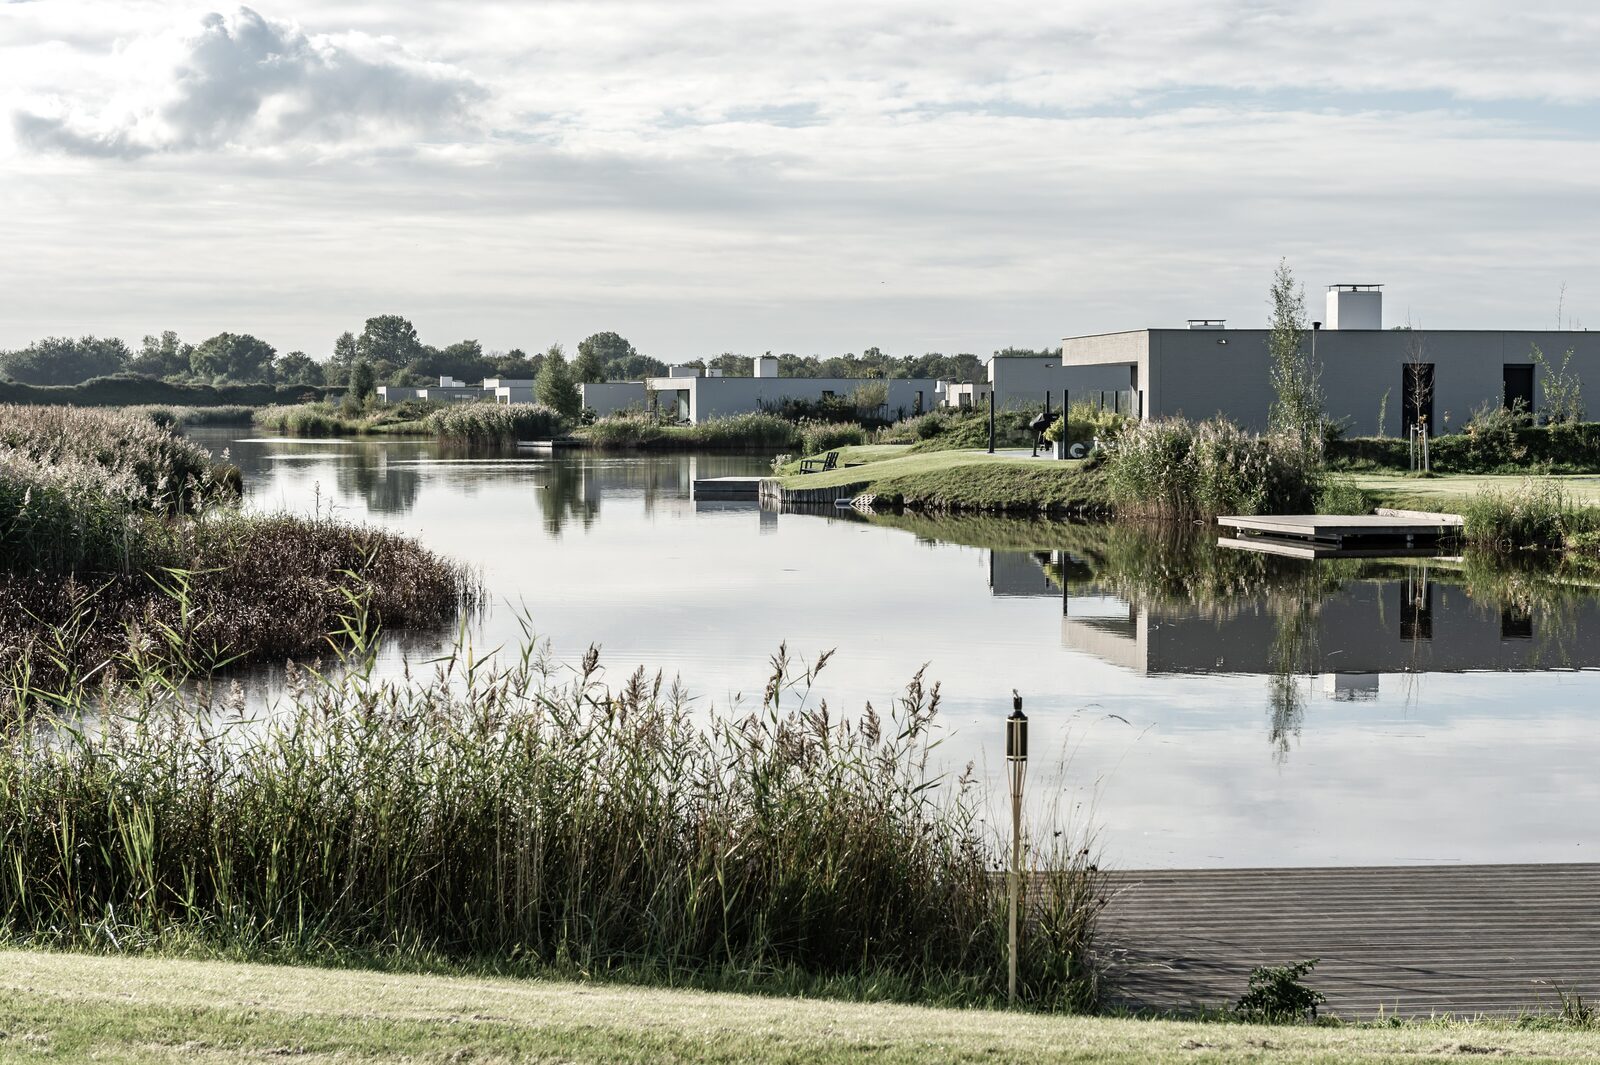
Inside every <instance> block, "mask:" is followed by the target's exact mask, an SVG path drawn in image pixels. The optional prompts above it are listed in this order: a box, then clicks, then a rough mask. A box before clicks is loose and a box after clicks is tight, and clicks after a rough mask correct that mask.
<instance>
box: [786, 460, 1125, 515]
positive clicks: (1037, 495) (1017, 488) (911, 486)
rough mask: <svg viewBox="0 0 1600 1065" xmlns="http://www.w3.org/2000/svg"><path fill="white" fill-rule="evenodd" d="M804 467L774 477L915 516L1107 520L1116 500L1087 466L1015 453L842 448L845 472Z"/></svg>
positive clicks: (789, 466)
mask: <svg viewBox="0 0 1600 1065" xmlns="http://www.w3.org/2000/svg"><path fill="white" fill-rule="evenodd" d="M856 463H860V464H861V465H853V464H856ZM799 469H800V465H799V462H798V461H796V462H790V463H787V464H785V465H783V466H780V467H779V468H778V469H777V471H775V472H776V475H777V476H778V477H780V478H781V479H782V482H783V485H784V487H785V488H849V489H853V490H854V491H857V492H866V493H870V494H872V495H874V496H876V498H877V501H878V503H879V504H880V505H884V506H896V507H906V508H910V509H914V510H939V511H952V512H959V511H983V512H990V513H1014V514H1039V513H1055V514H1065V513H1071V514H1103V513H1106V512H1107V509H1108V505H1109V502H1110V500H1109V497H1108V495H1107V494H1106V491H1105V484H1104V481H1103V479H1102V477H1101V475H1100V474H1099V472H1098V471H1096V470H1095V469H1093V468H1092V467H1090V466H1088V465H1087V464H1085V463H1083V462H1074V461H1056V460H1053V459H1046V458H1038V459H1031V458H1027V457H1026V456H1019V455H1016V454H994V455H990V454H988V453H987V452H984V451H926V452H923V451H917V450H916V449H914V448H908V447H905V446H903V445H889V444H875V445H867V446H865V447H850V448H843V449H840V452H839V467H838V468H837V469H834V470H830V471H828V472H826V473H814V474H801V473H800V472H799Z"/></svg>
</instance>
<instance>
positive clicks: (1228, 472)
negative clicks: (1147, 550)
mask: <svg viewBox="0 0 1600 1065" xmlns="http://www.w3.org/2000/svg"><path fill="white" fill-rule="evenodd" d="M1105 472H1106V482H1107V486H1108V487H1109V489H1110V491H1111V494H1112V497H1113V498H1114V499H1115V501H1116V504H1117V511H1118V513H1119V514H1126V515H1130V516H1138V517H1152V518H1165V519H1176V520H1183V521H1188V520H1196V519H1207V518H1214V517H1216V516H1217V515H1219V514H1285V513H1308V512H1312V511H1314V510H1315V508H1316V504H1317V498H1318V494H1319V492H1320V491H1321V488H1322V482H1323V464H1322V451H1321V448H1320V446H1318V445H1317V444H1316V443H1315V442H1313V443H1312V444H1311V445H1309V446H1306V445H1303V444H1302V443H1301V441H1300V439H1299V437H1298V436H1296V435H1294V434H1289V433H1269V434H1264V435H1263V434H1256V433H1251V432H1247V431H1246V430H1244V429H1241V428H1240V427H1239V426H1237V425H1234V424H1233V423H1232V422H1228V421H1225V420H1223V419H1220V418H1217V419H1212V420H1210V421H1205V422H1199V423H1194V422H1190V421H1186V420H1185V419H1182V418H1164V419H1150V420H1146V421H1142V422H1136V423H1133V424H1130V425H1128V426H1127V427H1126V428H1124V429H1123V431H1122V432H1120V433H1118V434H1117V436H1116V437H1115V439H1114V440H1113V441H1112V446H1111V448H1110V453H1109V455H1108V456H1107V458H1106V464H1105Z"/></svg>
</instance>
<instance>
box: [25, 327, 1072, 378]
mask: <svg viewBox="0 0 1600 1065" xmlns="http://www.w3.org/2000/svg"><path fill="white" fill-rule="evenodd" d="M766 354H768V355H770V354H771V352H767V353H766ZM994 354H995V355H997V356H1048V355H1054V354H1056V352H1052V351H1048V350H1039V351H1034V350H1030V349H1025V348H1004V349H1001V350H1000V351H996V352H995V353H994ZM777 358H778V373H779V376H782V377H866V378H891V377H898V378H907V377H929V378H938V379H943V380H954V381H977V380H982V379H983V378H984V377H985V375H986V373H985V370H984V362H983V360H981V359H980V358H979V357H978V356H976V355H973V354H968V353H962V354H958V355H944V354H941V353H938V352H930V353H928V354H925V355H905V356H894V355H886V354H884V353H883V352H882V351H881V350H880V349H878V348H876V347H869V348H867V349H866V350H865V351H863V352H862V353H861V354H859V355H857V354H854V353H848V354H845V355H838V356H830V357H821V356H816V355H806V356H801V355H795V354H791V353H787V352H786V353H783V354H781V355H779V356H778V357H777ZM552 360H554V361H556V362H558V363H559V364H560V369H559V370H557V373H556V374H555V375H554V376H557V377H562V376H570V378H571V380H572V382H573V383H574V384H587V383H593V382H599V381H637V380H641V379H643V378H646V377H662V376H666V374H667V364H666V363H665V362H663V361H662V360H660V359H657V358H654V357H652V356H649V355H644V354H641V353H640V352H639V351H638V349H637V348H635V347H634V345H633V344H632V343H630V342H629V341H628V340H627V339H626V338H624V337H622V336H619V335H618V334H617V333H614V332H601V333H595V334H593V335H591V336H589V337H586V338H584V340H582V341H581V342H579V344H578V347H577V351H576V354H575V356H574V357H573V358H572V359H571V360H570V362H569V361H568V360H567V358H566V354H565V352H564V350H563V349H562V346H561V345H560V344H553V345H551V346H550V347H549V348H548V349H547V350H545V351H543V352H538V353H535V354H532V355H529V354H528V353H526V352H524V351H523V350H522V349H520V348H513V349H511V350H510V351H485V350H484V348H483V345H481V344H480V343H479V342H478V341H476V340H461V341H457V342H456V343H453V344H448V345H446V346H444V347H436V346H434V345H432V344H425V343H423V342H422V340H421V339H420V338H419V337H418V335H417V329H416V326H415V325H413V324H412V323H411V322H410V321H409V320H408V319H406V318H405V317H403V316H401V315H398V314H381V315H377V316H375V317H372V318H368V319H367V320H366V323H365V324H364V326H363V327H362V330H361V332H360V333H354V332H345V333H342V334H340V336H339V337H338V339H337V340H335V341H334V343H333V350H332V352H331V353H330V354H329V355H328V356H327V357H326V358H322V359H317V358H313V357H312V356H311V355H308V354H307V353H306V352H304V351H289V352H281V353H280V352H279V351H278V350H277V349H276V348H275V347H273V346H272V345H271V344H269V343H267V342H266V341H264V340H262V339H260V338H258V337H255V336H252V335H250V334H249V333H230V332H223V333H218V334H217V335H216V336H213V337H209V338H207V339H205V340H203V341H201V342H199V343H198V344H190V343H187V342H185V341H183V340H182V339H181V338H180V337H179V336H178V334H177V333H175V332H173V331H171V330H167V331H165V332H163V333H161V334H159V335H150V336H146V337H144V338H143V340H142V341H141V343H140V345H139V347H138V349H137V350H134V349H132V348H130V347H129V346H128V345H127V344H126V343H125V342H124V341H122V340H121V339H119V338H117V337H94V336H85V337H78V338H72V337H45V338H44V339H42V340H37V341H34V342H33V343H32V344H29V345H28V346H27V347H25V348H19V349H16V350H14V351H0V378H9V379H10V380H12V381H17V382H20V383H22V384H30V385H76V384H80V383H82V382H84V381H88V380H92V379H94V378H99V377H110V376H115V375H119V374H136V375H140V376H144V377H149V378H156V379H160V380H163V381H169V382H173V383H182V384H207V385H218V386H220V385H231V384H273V385H291V386H292V385H307V386H317V385H323V386H333V387H349V388H350V389H351V391H352V392H355V393H356V394H357V395H365V394H369V393H370V392H371V391H372V390H373V389H374V388H375V387H376V386H377V385H380V384H388V385H398V386H405V387H421V386H425V385H428V384H433V383H437V381H438V379H439V378H440V377H454V378H456V379H458V380H461V381H479V380H483V379H484V378H491V377H498V378H511V379H530V380H531V379H538V378H540V377H541V376H542V375H543V371H544V370H545V368H546V364H547V363H549V362H551V361H552ZM754 361H755V360H754V357H753V356H749V355H739V354H734V353H732V352H724V353H722V354H720V355H717V356H714V357H711V358H703V359H694V360H690V361H689V362H687V363H685V364H684V365H688V366H695V367H699V368H700V369H703V370H704V369H717V370H721V371H722V372H723V374H724V375H725V376H729V377H749V376H751V375H752V373H753V372H754ZM551 368H552V369H556V367H551Z"/></svg>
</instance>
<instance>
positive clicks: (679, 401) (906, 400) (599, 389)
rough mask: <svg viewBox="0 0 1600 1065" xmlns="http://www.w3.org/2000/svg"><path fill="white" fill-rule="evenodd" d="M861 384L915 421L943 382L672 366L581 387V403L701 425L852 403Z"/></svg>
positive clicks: (887, 413)
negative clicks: (726, 372) (788, 408)
mask: <svg viewBox="0 0 1600 1065" xmlns="http://www.w3.org/2000/svg"><path fill="white" fill-rule="evenodd" d="M863 385H883V386H885V388H886V391H887V393H888V395H887V399H886V401H885V403H884V410H883V415H884V417H886V418H889V419H896V418H901V417H911V416H912V415H915V414H921V413H923V412H925V411H929V410H932V409H933V408H934V407H935V406H936V405H938V403H939V402H940V400H941V397H942V396H943V389H944V384H943V382H941V381H937V380H934V379H933V378H863V377H779V376H778V360H777V359H776V358H775V357H773V356H770V355H765V356H760V357H758V358H757V359H756V360H755V375H754V376H753V377H724V376H723V375H722V374H721V373H720V372H719V371H716V370H712V371H709V372H708V373H705V374H703V375H702V373H701V371H700V370H699V369H697V368H695V367H686V366H674V367H672V368H671V370H670V371H669V372H668V375H667V376H666V377H651V378H646V379H645V380H643V381H607V382H604V383H602V384H591V385H583V386H581V387H582V389H583V405H584V406H585V407H589V408H591V409H593V410H594V412H595V413H596V414H598V415H601V416H604V415H607V414H615V413H618V412H620V411H625V410H645V409H647V408H648V409H652V410H657V411H666V412H667V413H669V414H671V415H672V416H674V417H676V418H678V419H679V420H681V421H686V422H700V421H703V420H705V419H706V418H715V417H723V416H727V415H730V414H748V413H751V412H753V411H759V410H762V409H763V408H765V407H770V406H777V405H779V404H781V403H783V402H785V401H796V402H807V403H815V402H820V401H821V400H824V399H830V398H839V399H848V398H850V397H851V396H852V395H854V394H855V392H856V390H857V389H858V388H860V387H862V386H863Z"/></svg>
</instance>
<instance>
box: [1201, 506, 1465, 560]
mask: <svg viewBox="0 0 1600 1065" xmlns="http://www.w3.org/2000/svg"><path fill="white" fill-rule="evenodd" d="M1217 524H1218V525H1222V526H1225V527H1227V528H1231V529H1233V530H1234V531H1235V533H1237V534H1238V535H1236V536H1231V537H1230V536H1225V537H1222V538H1221V539H1220V540H1218V541H1217V542H1218V543H1219V544H1221V545H1222V546H1223V547H1234V548H1239V549H1241V550H1245V551H1259V552H1262V553H1264V554H1271V555H1285V556H1287V557H1290V558H1329V557H1335V556H1337V557H1341V558H1354V557H1360V556H1363V555H1368V556H1387V555H1396V554H1407V553H1412V554H1416V553H1421V554H1433V553H1435V551H1436V549H1437V547H1438V545H1439V544H1440V543H1442V542H1444V541H1446V540H1449V539H1451V538H1453V537H1456V536H1459V535H1460V534H1461V529H1462V524H1463V523H1462V519H1461V516H1460V515H1459V514H1438V513H1433V512H1431V511H1419V510H1390V509H1380V510H1378V511H1376V512H1375V513H1372V514H1264V515H1252V516H1247V517H1240V516H1229V517H1221V518H1218V519H1217Z"/></svg>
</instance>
